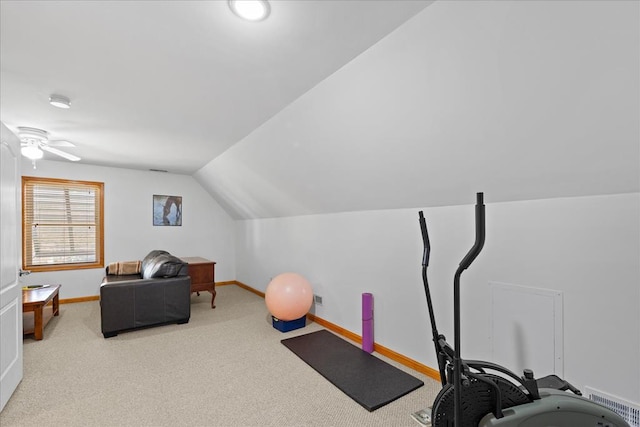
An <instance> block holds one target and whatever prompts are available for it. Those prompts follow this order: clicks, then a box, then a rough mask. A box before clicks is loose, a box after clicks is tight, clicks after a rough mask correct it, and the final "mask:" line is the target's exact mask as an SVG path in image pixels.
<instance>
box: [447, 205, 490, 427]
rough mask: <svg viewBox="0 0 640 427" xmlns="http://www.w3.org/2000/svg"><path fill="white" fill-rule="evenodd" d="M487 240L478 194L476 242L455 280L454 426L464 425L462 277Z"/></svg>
mask: <svg viewBox="0 0 640 427" xmlns="http://www.w3.org/2000/svg"><path fill="white" fill-rule="evenodd" d="M484 238H485V215H484V194H483V193H477V194H476V241H475V243H474V244H473V246H472V247H471V249H470V250H469V252H467V254H466V255H465V256H464V258H462V261H460V265H459V266H458V269H457V270H456V274H455V275H454V278H453V334H454V338H453V339H454V345H453V350H454V356H453V389H454V390H453V391H454V405H453V406H454V408H455V409H454V425H456V426H460V425H462V358H461V355H460V275H461V274H462V272H463V271H464V270H466V269H467V268H468V267H469V266H470V265H471V263H472V262H473V261H474V260H475V259H476V257H477V256H478V254H480V251H481V250H482V247H483V246H484Z"/></svg>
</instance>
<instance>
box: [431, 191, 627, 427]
mask: <svg viewBox="0 0 640 427" xmlns="http://www.w3.org/2000/svg"><path fill="white" fill-rule="evenodd" d="M483 197H484V196H483V193H477V195H476V208H475V211H476V212H475V214H476V215H475V217H476V218H475V221H476V240H475V243H474V245H473V247H472V248H471V249H470V250H469V252H468V253H467V254H466V255H465V256H464V258H463V259H462V261H460V264H459V266H458V269H457V270H456V273H455V276H454V283H453V286H454V288H453V299H454V347H453V348H451V346H450V345H449V344H448V343H447V340H446V338H445V336H444V335H442V334H440V333H438V329H437V327H436V320H435V315H434V310H433V304H432V301H431V293H430V291H429V282H428V280H427V267H428V266H429V256H430V252H431V244H430V242H429V234H428V231H427V224H426V221H425V218H424V215H423V212H422V211H420V212H419V222H420V229H421V232H422V240H423V243H424V251H423V256H422V281H423V284H424V290H425V294H426V297H427V305H428V308H429V318H430V321H431V332H432V335H433V344H434V347H435V351H436V357H437V361H438V370H439V372H440V379H441V382H442V389H441V390H440V392H439V393H438V395H437V396H436V398H435V400H434V403H433V406H432V407H431V425H432V426H433V427H452V426H455V427H490V426H509V427H511V426H518V427H545V426H554V427H582V426H585V427H629V424H627V422H626V421H625V420H624V419H622V417H620V416H619V415H618V414H616V413H615V412H613V411H612V410H610V409H608V408H606V407H604V406H601V405H599V404H597V403H595V402H592V401H590V400H588V399H586V398H584V397H581V393H580V391H579V390H578V389H576V388H575V387H573V386H572V385H571V384H569V383H568V382H567V381H565V380H563V379H561V378H559V377H557V376H556V375H548V376H546V377H543V378H539V379H535V378H534V375H533V372H532V371H531V370H530V369H525V370H524V372H523V374H524V375H523V376H522V377H520V376H518V375H516V374H515V373H513V372H512V371H510V370H509V369H507V368H505V367H503V366H500V365H497V364H495V363H491V362H485V361H480V360H463V359H462V358H461V356H460V276H461V275H462V273H463V272H464V270H466V269H467V268H468V267H469V266H470V265H471V263H472V262H473V261H474V260H475V259H476V257H477V256H478V254H479V253H480V251H481V250H482V247H483V246H484V240H485V206H484V200H483ZM566 390H569V391H570V392H571V393H568V392H567V391H566Z"/></svg>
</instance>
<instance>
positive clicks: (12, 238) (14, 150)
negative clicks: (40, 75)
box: [0, 122, 22, 411]
mask: <svg viewBox="0 0 640 427" xmlns="http://www.w3.org/2000/svg"><path fill="white" fill-rule="evenodd" d="M20 176H21V175H20V141H19V140H18V138H17V137H16V136H15V135H14V134H13V133H12V132H11V131H10V130H9V129H7V128H6V127H5V125H4V124H3V123H1V122H0V233H1V234H2V237H0V411H2V409H3V408H4V406H5V405H6V404H7V402H8V401H9V398H10V397H11V395H12V394H13V391H14V390H15V389H16V387H17V386H18V383H19V382H20V381H21V380H22V289H21V286H20V283H19V282H18V278H19V273H18V270H19V269H20V265H21V261H20V258H21V256H22V251H21V250H20V245H19V243H18V242H19V241H20V240H19V239H18V236H19V234H20V228H21V225H22V221H21V220H20V188H21V184H20Z"/></svg>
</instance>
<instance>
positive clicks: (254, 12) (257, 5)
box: [229, 0, 271, 21]
mask: <svg viewBox="0 0 640 427" xmlns="http://www.w3.org/2000/svg"><path fill="white" fill-rule="evenodd" d="M229 8H230V9H231V11H233V13H235V14H236V15H237V16H239V17H240V18H242V19H246V20H247V21H262V20H263V19H266V18H267V16H269V12H270V11H271V8H270V7H269V2H267V0H229Z"/></svg>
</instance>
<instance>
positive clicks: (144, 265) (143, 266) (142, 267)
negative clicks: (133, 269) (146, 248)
mask: <svg viewBox="0 0 640 427" xmlns="http://www.w3.org/2000/svg"><path fill="white" fill-rule="evenodd" d="M163 254H166V255H169V252H167V251H162V250H158V249H156V250H154V251H151V252H149V253H148V254H147V256H146V257H144V259H143V260H142V263H141V264H140V271H141V272H143V273H144V271H145V270H146V269H147V266H148V265H149V263H150V262H151V261H153V259H154V258H155V257H157V256H158V255H163Z"/></svg>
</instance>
